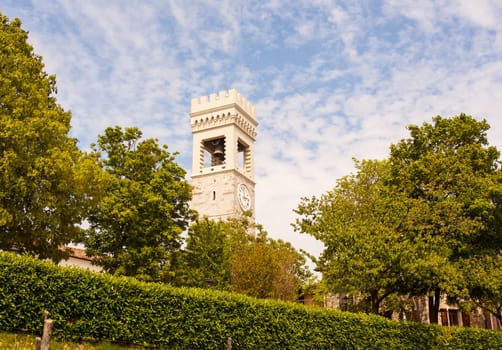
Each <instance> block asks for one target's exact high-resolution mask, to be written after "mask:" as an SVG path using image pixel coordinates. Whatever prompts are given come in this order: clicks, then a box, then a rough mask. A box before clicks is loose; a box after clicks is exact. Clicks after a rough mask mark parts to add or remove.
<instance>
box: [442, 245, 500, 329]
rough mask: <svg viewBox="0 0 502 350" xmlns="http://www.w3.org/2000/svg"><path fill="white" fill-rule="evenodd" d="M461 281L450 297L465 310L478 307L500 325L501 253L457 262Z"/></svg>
mask: <svg viewBox="0 0 502 350" xmlns="http://www.w3.org/2000/svg"><path fill="white" fill-rule="evenodd" d="M459 269H460V270H461V271H462V277H463V279H462V281H461V282H460V283H459V285H457V286H456V287H457V289H456V290H455V291H452V292H450V293H449V294H450V295H453V296H456V297H457V298H458V302H459V303H460V304H462V305H463V306H464V307H467V308H476V307H480V308H482V309H484V310H485V311H488V312H489V313H491V314H493V315H494V316H495V317H497V319H498V320H499V322H501V323H502V252H501V254H499V255H496V256H491V255H488V256H476V257H471V258H469V259H463V260H460V261H459Z"/></svg>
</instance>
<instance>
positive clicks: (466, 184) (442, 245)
mask: <svg viewBox="0 0 502 350" xmlns="http://www.w3.org/2000/svg"><path fill="white" fill-rule="evenodd" d="M408 129H409V130H410V138H408V139H404V140H401V141H400V142H399V143H398V144H396V145H392V146H391V155H390V162H391V167H392V185H393V186H394V190H395V191H397V192H400V193H404V194H405V195H406V196H407V197H408V198H409V200H410V201H413V206H414V211H415V212H416V215H413V216H411V215H408V218H409V219H410V218H411V219H410V223H409V225H407V229H406V232H405V234H406V235H408V236H410V237H420V238H421V239H422V240H425V241H426V242H427V243H428V245H429V247H430V249H431V250H437V251H440V253H441V255H442V256H443V257H444V258H445V259H446V261H445V262H444V264H443V266H442V268H441V269H439V270H436V273H434V274H430V273H423V271H422V273H420V272H417V275H416V278H417V280H418V281H419V282H420V283H421V284H422V285H423V289H424V291H429V292H434V294H435V295H434V298H432V297H430V304H429V306H430V307H429V309H430V311H431V313H430V319H431V322H437V312H438V308H439V298H440V291H441V290H445V289H447V290H449V291H450V293H451V291H453V290H455V287H454V285H455V284H456V283H457V281H458V280H460V279H461V273H462V272H461V271H458V269H457V267H458V266H459V265H458V264H457V262H458V261H459V259H468V258H469V257H471V256H473V255H478V254H483V255H494V254H498V253H499V250H500V249H501V248H502V234H501V229H500V220H497V219H496V213H497V212H500V210H501V209H500V201H499V202H498V203H497V201H495V200H494V197H495V196H496V195H497V194H500V193H501V192H502V191H501V189H502V187H501V182H500V166H499V159H498V158H499V152H498V150H497V149H496V148H495V147H493V146H489V145H488V139H487V130H488V129H489V125H488V123H487V122H486V121H484V120H482V121H477V120H475V119H474V118H472V117H470V116H467V115H465V114H461V115H459V116H455V117H452V118H442V117H440V116H437V117H435V118H434V119H433V123H432V124H431V123H424V124H423V125H422V126H420V127H419V126H415V125H412V126H409V127H408ZM417 209H418V210H417ZM418 271H419V270H418ZM450 296H453V295H450Z"/></svg>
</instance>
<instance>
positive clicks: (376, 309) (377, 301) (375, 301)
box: [370, 291, 380, 315]
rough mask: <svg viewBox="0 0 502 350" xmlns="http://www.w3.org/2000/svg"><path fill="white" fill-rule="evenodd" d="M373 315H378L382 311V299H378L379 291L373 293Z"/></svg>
mask: <svg viewBox="0 0 502 350" xmlns="http://www.w3.org/2000/svg"><path fill="white" fill-rule="evenodd" d="M370 295H371V313H373V314H375V315H378V312H379V311H380V299H379V298H378V291H377V292H371V293H370Z"/></svg>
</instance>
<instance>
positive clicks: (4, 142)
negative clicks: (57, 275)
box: [0, 14, 98, 262]
mask: <svg viewBox="0 0 502 350" xmlns="http://www.w3.org/2000/svg"><path fill="white" fill-rule="evenodd" d="M27 39H28V33H27V32H26V31H24V30H23V29H21V22H20V21H19V20H18V19H14V20H12V21H9V20H8V18H7V17H5V16H3V15H2V14H0V249H4V250H5V249H7V250H10V249H14V250H16V251H18V252H26V253H30V254H33V255H36V256H38V257H40V258H50V259H52V260H54V261H55V262H57V261H59V260H60V259H62V258H65V257H67V256H68V255H69V252H70V251H69V250H62V249H60V248H61V247H62V246H64V245H66V244H68V243H70V242H72V241H77V240H79V239H80V238H81V235H82V229H81V228H80V227H79V224H80V223H81V222H82V220H83V218H84V217H85V210H86V208H87V206H88V205H90V202H91V201H92V200H93V199H96V198H97V196H96V193H94V194H93V189H96V187H97V184H96V185H91V182H90V181H89V180H90V178H92V177H93V176H94V175H96V174H97V172H98V169H97V168H96V167H95V165H94V161H93V159H92V155H85V154H83V153H82V152H80V151H79V150H78V148H77V145H76V143H77V141H76V140H75V139H74V138H71V137H69V136H68V133H69V131H70V120H71V114H70V112H67V111H64V110H63V108H62V107H61V106H60V105H58V104H57V103H56V98H55V95H56V78H55V76H53V75H50V76H49V75H47V73H45V72H44V65H43V63H42V57H40V56H38V55H36V54H35V53H34V51H33V48H32V47H31V46H30V45H29V44H28V43H27Z"/></svg>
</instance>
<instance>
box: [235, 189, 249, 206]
mask: <svg viewBox="0 0 502 350" xmlns="http://www.w3.org/2000/svg"><path fill="white" fill-rule="evenodd" d="M237 197H238V198H239V204H240V206H241V208H242V210H249V209H251V195H250V194H249V190H248V188H247V186H246V185H244V184H239V186H237Z"/></svg>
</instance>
